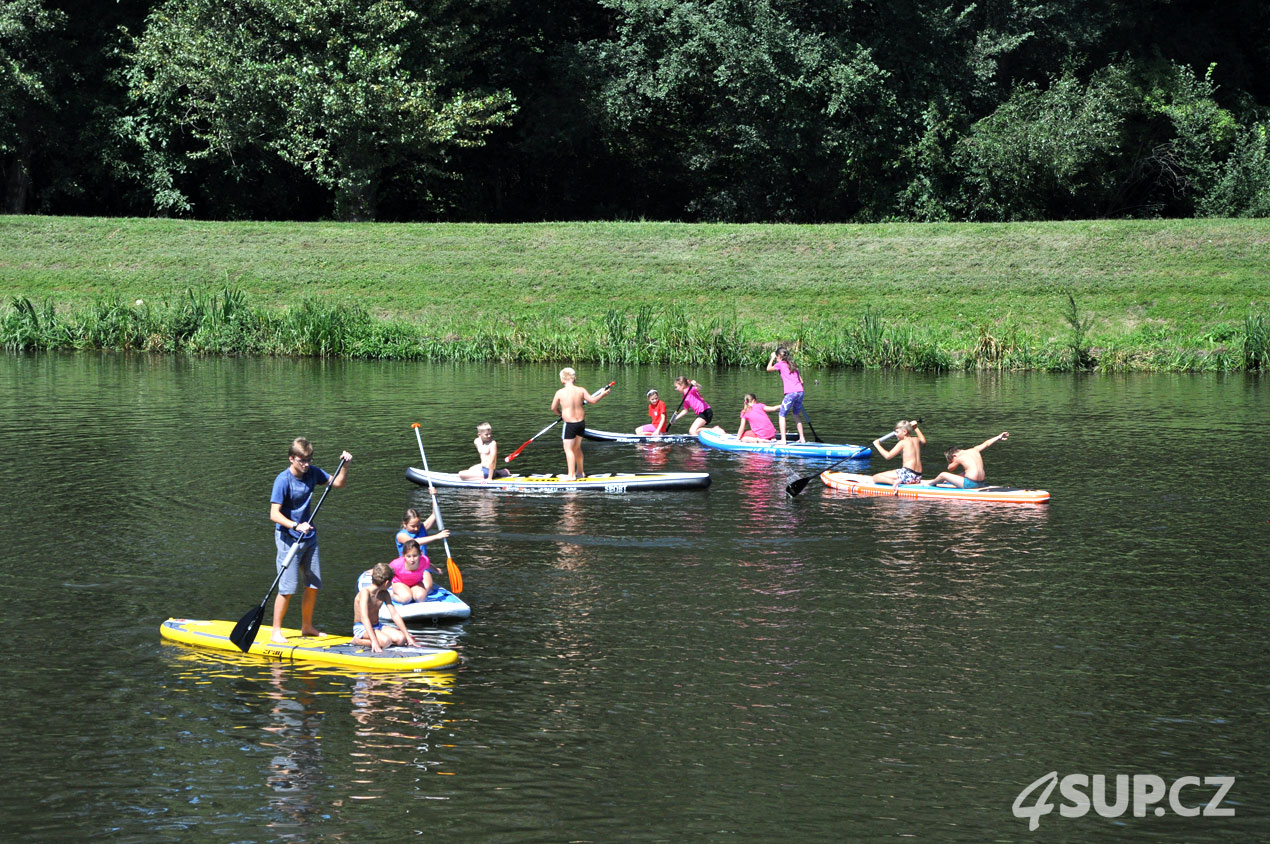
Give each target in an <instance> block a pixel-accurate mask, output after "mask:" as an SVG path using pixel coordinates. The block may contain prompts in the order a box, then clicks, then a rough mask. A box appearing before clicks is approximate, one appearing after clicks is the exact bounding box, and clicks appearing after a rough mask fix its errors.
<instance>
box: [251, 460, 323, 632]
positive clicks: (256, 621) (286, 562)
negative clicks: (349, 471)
mask: <svg viewBox="0 0 1270 844" xmlns="http://www.w3.org/2000/svg"><path fill="white" fill-rule="evenodd" d="M346 462H348V461H346V460H341V461H340V465H339V466H337V467H336V469H335V474H333V475H331V481H332V482H333V481H334V480H335V478H336V476H338V475H339V473H340V472H341V471H342V470H343V469H344V464H345V463H346ZM332 489H334V487H333V486H332V485H331V483H327V485H326V489H324V490H322V497H321V498H319V499H318V503H317V506H316V507H314V508H313V512H312V513H310V514H309V524H310V525H312V524H313V520H314V519H316V518H317V514H318V510H321V509H322V502H323V501H325V500H326V496H327V494H328V493H329V492H330V491H331V490H332ZM303 541H304V537H303V536H302V537H300V538H299V539H297V540H296V541H295V542H293V543H291V550H290V551H288V552H287V556H286V557H285V558H284V559H283V561H282V568H280V569H278V576H277V577H275V578H274V579H273V584H272V585H271V586H270V587H269V591H268V592H266V593H265V599H264V600H263V601H261V602H260V606H258V607H256V608H255V609H252V610H250V611H248V613H247V614H246V615H244V616H243V617H242V618H240V619H238V623H237V624H235V625H234V629H233V632H231V633H230V634H229V641H231V642H233V643H234V644H235V645H237V646H238V649H239V650H240V651H242V652H243V653H247V651H249V650H251V643H252V642H254V641H256V633H257V632H259V630H260V622H261V621H262V620H264V617H265V604H267V603H269V596H270V595H272V594H273V590H274V589H276V588H278V581H280V580H282V575H283V573H284V572H286V570H287V568H288V567H289V566H290V565H291V561H292V560H294V559H295V555H296V552H297V551H299V550H300V543H301V542H303Z"/></svg>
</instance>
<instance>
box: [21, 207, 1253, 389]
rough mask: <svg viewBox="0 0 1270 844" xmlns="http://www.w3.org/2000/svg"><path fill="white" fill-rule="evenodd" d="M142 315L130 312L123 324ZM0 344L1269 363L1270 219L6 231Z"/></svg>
mask: <svg viewBox="0 0 1270 844" xmlns="http://www.w3.org/2000/svg"><path fill="white" fill-rule="evenodd" d="M138 300H140V303H138ZM0 301H2V303H3V304H0V343H3V345H4V346H5V347H6V348H9V349H43V348H136V349H150V350H155V351H190V352H198V353H223V354H304V355H345V356H361V357H381V358H406V359H466V360H474V359H499V360H532V361H544V360H552V361H554V360H562V361H579V360H594V361H606V362H632V363H635V362H647V363H655V362H676V363H680V362H682V363H686V364H707V363H719V364H741V365H747V364H758V363H760V362H765V361H766V357H767V351H768V350H769V349H770V348H771V347H772V345H773V344H775V343H777V342H781V343H797V344H798V348H799V354H800V359H801V361H802V362H803V364H804V365H815V366H832V365H843V366H901V367H910V368H915V369H946V368H980V367H986V368H1017V369H1066V368H1074V367H1095V368H1103V369H1112V370H1121V369H1161V370H1184V369H1243V368H1259V367H1262V366H1264V365H1266V362H1267V345H1266V344H1267V330H1266V315H1267V314H1268V313H1270V221H1245V220H1218V221H1212V220H1196V221H1161V222H1123V221H1111V222H1103V221H1096V222H1068V223H1044V224H1012V225H877V226H759V225H751V226H737V225H727V226H723V225H720V226H713V225H685V224H674V223H606V224H582V223H579V224H567V223H560V224H539V225H521V226H485V225H388V224H376V225H364V224H363V225H356V224H335V223H329V224H297V223H200V222H184V221H172V220H135V219H127V220H120V219H73V218H47V217H4V218H0Z"/></svg>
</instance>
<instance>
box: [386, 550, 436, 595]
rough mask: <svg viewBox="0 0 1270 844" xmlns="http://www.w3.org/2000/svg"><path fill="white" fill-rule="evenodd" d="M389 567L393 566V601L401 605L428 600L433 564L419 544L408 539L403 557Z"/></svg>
mask: <svg viewBox="0 0 1270 844" xmlns="http://www.w3.org/2000/svg"><path fill="white" fill-rule="evenodd" d="M388 565H390V566H392V587H391V589H390V590H389V591H390V592H391V593H392V599H393V600H394V601H396V602H397V603H399V604H408V603H410V602H411V601H423V600H427V597H428V593H429V592H431V591H432V571H431V569H432V563H431V562H430V561H429V560H428V557H427V555H425V554H424V553H423V551H422V550H421V549H420V548H419V543H418V542H415V541H414V540H413V539H407V540H406V543H405V546H404V548H403V550H402V552H401V556H400V557H398V558H397V559H395V560H393V561H392V562H391V563H389V564H388Z"/></svg>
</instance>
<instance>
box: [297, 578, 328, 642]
mask: <svg viewBox="0 0 1270 844" xmlns="http://www.w3.org/2000/svg"><path fill="white" fill-rule="evenodd" d="M317 593H318V590H317V589H315V588H313V587H312V586H308V587H305V590H304V595H303V597H301V598H300V633H301V635H304V636H324V635H326V634H325V633H323V632H322V631H321V630H318V629H317V628H316V627H314V626H313V608H314V607H316V606H317Z"/></svg>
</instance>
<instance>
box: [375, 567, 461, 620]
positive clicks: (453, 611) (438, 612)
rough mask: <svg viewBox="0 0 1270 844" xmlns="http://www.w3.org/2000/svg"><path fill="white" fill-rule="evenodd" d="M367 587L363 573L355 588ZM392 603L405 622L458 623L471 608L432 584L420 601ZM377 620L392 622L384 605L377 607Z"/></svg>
mask: <svg viewBox="0 0 1270 844" xmlns="http://www.w3.org/2000/svg"><path fill="white" fill-rule="evenodd" d="M369 585H370V572H369V571H364V572H362V573H361V575H360V576H359V577H358V578H357V588H358V589H359V590H360V589H362V588H363V587H365V586H369ZM393 603H394V605H395V606H396V607H397V612H399V613H401V617H402V618H403V619H404V620H406V621H407V622H410V621H418V622H430V621H458V620H459V619H462V618H467V617H468V616H470V615H471V614H472V608H471V607H469V606H468V605H467V603H466V602H465V601H464V600H463V599H462V598H460V597H459V596H458V595H455V594H454V593H453V592H451V591H450V590H449V589H446V588H445V587H444V586H438V585H436V583H433V584H432V591H431V592H429V593H428V597H426V598H424V599H423V600H422V601H411V602H410V603H408V604H398V603H397V602H396V601H394V602H393ZM379 620H380V621H392V613H391V612H389V610H388V606H387V605H386V604H380V605H379Z"/></svg>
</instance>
